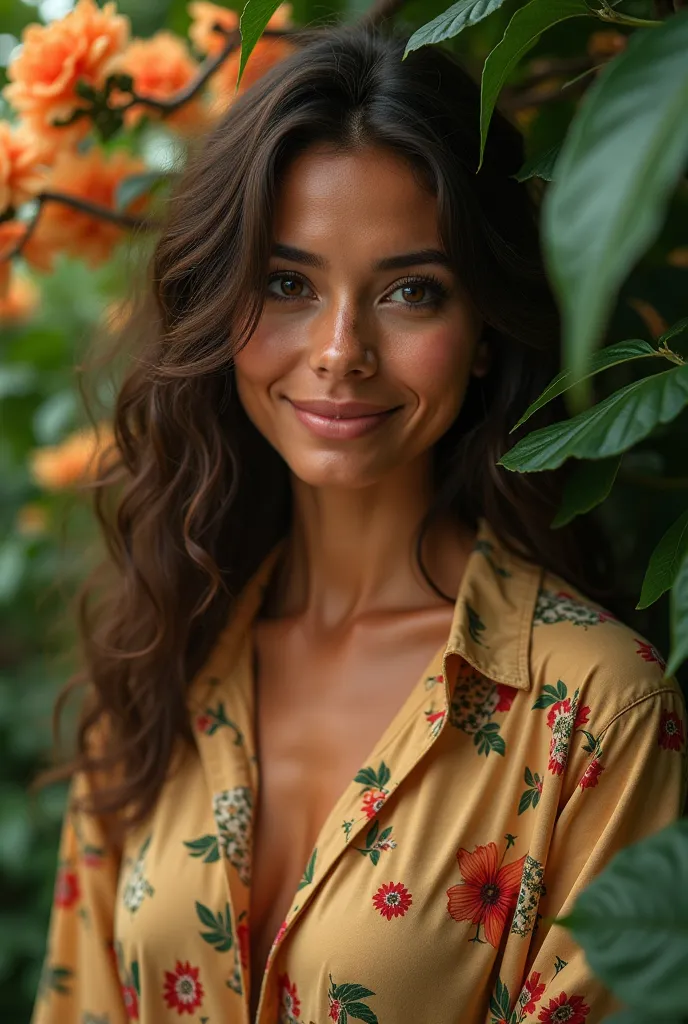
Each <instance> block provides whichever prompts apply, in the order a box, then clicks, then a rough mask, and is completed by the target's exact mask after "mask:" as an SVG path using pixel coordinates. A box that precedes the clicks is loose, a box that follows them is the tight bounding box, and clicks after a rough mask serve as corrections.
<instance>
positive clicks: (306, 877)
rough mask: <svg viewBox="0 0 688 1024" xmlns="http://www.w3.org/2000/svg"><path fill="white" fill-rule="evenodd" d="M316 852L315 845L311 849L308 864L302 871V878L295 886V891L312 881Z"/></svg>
mask: <svg viewBox="0 0 688 1024" xmlns="http://www.w3.org/2000/svg"><path fill="white" fill-rule="evenodd" d="M317 853H318V848H317V846H316V848H315V849H314V850H313V853H312V854H311V858H310V860H309V861H308V864H307V865H306V870H305V871H304V873H303V878H302V879H301V881H300V882H299V884H298V885H297V887H296V891H297V892H298V891H299V889H303V888H304V886H306V885H310V884H311V882H312V881H313V872H314V871H315V858H316V855H317Z"/></svg>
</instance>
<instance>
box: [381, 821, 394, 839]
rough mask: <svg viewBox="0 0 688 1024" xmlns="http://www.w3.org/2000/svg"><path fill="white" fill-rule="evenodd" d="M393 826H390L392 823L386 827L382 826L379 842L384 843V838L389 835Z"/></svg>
mask: <svg viewBox="0 0 688 1024" xmlns="http://www.w3.org/2000/svg"><path fill="white" fill-rule="evenodd" d="M393 827H394V826H392V825H388V826H387V828H383V830H382V832H381V833H380V837H379V839H378V842H379V843H384V841H385V839H387V838H389V836H391V834H392V828H393Z"/></svg>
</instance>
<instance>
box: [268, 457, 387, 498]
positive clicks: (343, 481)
mask: <svg viewBox="0 0 688 1024" xmlns="http://www.w3.org/2000/svg"><path fill="white" fill-rule="evenodd" d="M282 457H283V458H285V461H286V462H287V465H288V466H289V469H290V470H291V472H292V473H293V475H294V476H295V477H296V478H297V479H298V480H300V481H301V482H302V483H304V484H306V485H307V486H308V487H316V488H319V489H320V488H331V487H335V488H338V489H342V490H358V489H359V488H362V487H370V486H372V485H374V484H376V483H378V482H379V481H380V480H381V479H382V478H383V477H384V476H386V475H387V473H389V472H390V470H392V469H393V468H394V467H393V466H392V465H390V464H389V460H387V459H382V458H380V457H378V458H376V457H375V456H374V455H372V456H370V455H369V456H368V457H366V458H361V456H360V455H359V456H358V457H356V456H354V455H353V453H348V454H345V453H343V452H320V453H318V455H316V456H311V457H309V458H293V459H291V458H287V457H286V454H285V453H282Z"/></svg>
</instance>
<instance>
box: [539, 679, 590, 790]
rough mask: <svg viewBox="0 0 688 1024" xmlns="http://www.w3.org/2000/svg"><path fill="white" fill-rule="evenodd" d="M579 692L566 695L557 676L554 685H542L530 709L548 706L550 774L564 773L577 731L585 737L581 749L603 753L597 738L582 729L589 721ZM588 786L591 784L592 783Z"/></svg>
mask: <svg viewBox="0 0 688 1024" xmlns="http://www.w3.org/2000/svg"><path fill="white" fill-rule="evenodd" d="M579 693H580V691H579V690H576V691H575V692H574V694H573V696H572V697H569V695H568V687H567V686H566V683H564V682H563V680H561V679H559V680H558V681H557V685H556V686H550V685H546V686H543V688H542V693H541V694H540V696H539V697H538V698H537V700H536V701H535V703H534V704H533V707H532V710H533V711H538V710H543V709H546V708H549V711H548V713H547V725H548V726H549V728H550V729H551V731H552V738H551V740H550V745H549V763H548V765H547V769H548V771H550V772H551V773H552V775H562V774H563V773H564V769H565V768H566V765H567V763H568V758H569V749H570V746H571V740H572V738H573V735H574V733H576V732H582V733H583V735H584V736H585V738H586V740H587V743H586V745H585V746H584V747H583V750H585V751H586V752H588V753H591V754H592V753H595V754H597V755H598V756H599V755H601V753H602V751H601V749H600V746H599V742H598V740H596V739H595V737H594V736H593V735H592V733H591V732H589V731H588V730H587V729H584V728H583V726H584V725H587V724H588V719H589V717H590V708H589V707H588V706H587V704H584V705H583V706H580V705H579V702H578V695H579ZM598 776H599V773H598ZM596 778H597V776H596ZM590 785H592V782H591V783H590Z"/></svg>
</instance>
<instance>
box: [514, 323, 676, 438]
mask: <svg viewBox="0 0 688 1024" xmlns="http://www.w3.org/2000/svg"><path fill="white" fill-rule="evenodd" d="M657 355H658V352H657V349H655V348H653V347H652V345H650V344H648V342H647V341H643V340H642V339H641V338H631V339H630V340H629V341H620V342H619V343H618V344H617V345H609V347H608V348H603V349H602V350H601V351H600V352H595V353H594V354H593V355H592V357H591V358H590V360H589V362H588V365H587V367H586V369H585V370H584V371H583V373H582V374H575V373H573V371H572V370H564V371H563V372H562V373H559V374H557V376H556V377H555V378H554V380H553V381H552V382H551V383H550V384H548V385H547V387H546V388H545V390H544V391H543V392H542V394H541V395H540V397H539V398H536V399H535V401H534V402H533V404H532V405H529V406H528V408H527V409H526V411H525V412H524V413H523V416H521V418H520V420H519V421H518V423H516V424H515V425H514V426H513V427H512V428H511V430H510V433H513V432H514V430H516V429H518V427H520V426H521V424H522V423H525V422H526V420H527V419H530V417H531V416H532V415H533V413H534V412H537V411H538V409H541V408H542V407H543V405H547V403H548V402H551V401H552V399H553V398H556V397H557V395H561V394H563V393H564V391H568V389H569V388H571V387H573V386H574V384H576V383H578V382H579V381H581V380H586V379H587V378H588V377H592V376H593V375H594V374H596V373H599V372H600V371H601V370H606V369H607V368H608V367H610V366H618V364H619V363H627V362H628V361H629V359H641V358H643V357H644V356H657Z"/></svg>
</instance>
